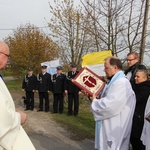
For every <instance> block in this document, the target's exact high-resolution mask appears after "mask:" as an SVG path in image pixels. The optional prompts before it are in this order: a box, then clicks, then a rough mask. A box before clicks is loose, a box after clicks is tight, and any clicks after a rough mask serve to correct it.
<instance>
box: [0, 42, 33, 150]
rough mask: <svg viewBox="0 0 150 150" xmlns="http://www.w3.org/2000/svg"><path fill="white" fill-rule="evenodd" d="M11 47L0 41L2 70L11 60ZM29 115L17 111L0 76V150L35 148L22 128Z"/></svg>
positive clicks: (0, 65) (0, 66)
mask: <svg viewBox="0 0 150 150" xmlns="http://www.w3.org/2000/svg"><path fill="white" fill-rule="evenodd" d="M9 56H10V54H9V48H8V46H7V45H6V44H5V43H4V42H0V70H2V69H4V68H5V66H6V65H7V62H8V61H9ZM26 119H27V116H26V114H25V113H23V112H22V111H16V110H15V106H14V102H13V99H12V97H11V95H10V93H9V91H8V89H7V87H6V85H5V83H4V81H3V79H2V77H1V76H0V150H35V148H34V146H33V144H32V143H31V141H30V139H29V138H28V136H27V134H26V133H25V131H24V129H23V128H22V126H21V124H23V123H25V121H26Z"/></svg>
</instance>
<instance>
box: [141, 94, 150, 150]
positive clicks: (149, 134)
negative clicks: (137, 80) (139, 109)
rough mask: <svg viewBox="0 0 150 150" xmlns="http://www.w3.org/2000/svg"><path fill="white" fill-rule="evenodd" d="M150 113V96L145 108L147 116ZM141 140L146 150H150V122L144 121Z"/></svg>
mask: <svg viewBox="0 0 150 150" xmlns="http://www.w3.org/2000/svg"><path fill="white" fill-rule="evenodd" d="M149 112H150V96H149V98H148V100H147V104H146V108H145V116H146V115H147V114H148V113H149ZM141 140H142V142H143V144H144V145H145V147H146V150H150V122H148V121H147V120H146V119H145V120H144V126H143V130H142V134H141Z"/></svg>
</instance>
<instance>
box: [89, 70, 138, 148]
mask: <svg viewBox="0 0 150 150" xmlns="http://www.w3.org/2000/svg"><path fill="white" fill-rule="evenodd" d="M135 102H136V99H135V94H134V92H133V90H132V87H131V85H130V82H129V81H128V79H126V78H125V75H124V74H123V72H122V71H119V72H118V73H116V74H115V75H114V76H113V78H112V79H111V81H110V83H108V84H107V85H106V86H105V88H104V90H103V92H102V95H101V98H100V99H94V100H93V101H92V104H91V110H92V112H93V115H94V119H95V121H96V131H95V148H96V149H98V150H128V149H129V144H130V132H131V125H132V118H133V113H134V109H135Z"/></svg>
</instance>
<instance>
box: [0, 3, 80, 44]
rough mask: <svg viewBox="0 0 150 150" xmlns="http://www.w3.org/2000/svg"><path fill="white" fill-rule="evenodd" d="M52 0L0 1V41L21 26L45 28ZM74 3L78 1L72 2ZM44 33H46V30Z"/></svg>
mask: <svg viewBox="0 0 150 150" xmlns="http://www.w3.org/2000/svg"><path fill="white" fill-rule="evenodd" d="M53 1H54V0H0V10H1V11H0V12H1V13H0V41H3V39H4V38H5V37H6V36H8V34H10V33H11V32H12V30H11V29H16V28H17V27H19V26H20V25H21V24H23V25H25V24H26V23H31V24H34V25H35V26H37V27H46V26H47V23H46V21H48V20H49V19H50V13H49V10H50V9H49V2H50V3H51V4H54V2H53ZM74 1H75V2H76V3H77V2H79V0H74ZM45 31H47V32H48V29H47V30H46V29H45Z"/></svg>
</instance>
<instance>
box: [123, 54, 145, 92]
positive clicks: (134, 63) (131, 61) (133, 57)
mask: <svg viewBox="0 0 150 150" xmlns="http://www.w3.org/2000/svg"><path fill="white" fill-rule="evenodd" d="M126 60H127V64H128V67H129V68H128V69H127V70H125V75H126V77H127V79H129V81H130V83H131V85H132V88H133V90H134V87H135V74H136V71H137V70H138V69H145V70H146V67H145V66H144V65H143V64H140V63H139V61H140V58H139V55H138V53H137V52H130V53H128V54H127V59H126Z"/></svg>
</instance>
